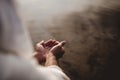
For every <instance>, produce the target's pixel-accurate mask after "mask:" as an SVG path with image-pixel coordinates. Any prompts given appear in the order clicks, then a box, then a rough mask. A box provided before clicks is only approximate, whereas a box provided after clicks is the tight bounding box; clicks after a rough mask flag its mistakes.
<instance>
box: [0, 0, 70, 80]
mask: <svg viewBox="0 0 120 80" xmlns="http://www.w3.org/2000/svg"><path fill="white" fill-rule="evenodd" d="M13 5H14V4H13V1H12V0H0V80H70V79H69V78H68V77H67V76H66V75H65V74H64V72H63V71H62V69H60V68H59V67H58V66H55V65H52V66H48V67H43V66H40V65H39V66H38V65H37V64H36V63H33V62H34V61H33V62H32V61H30V60H29V59H27V58H25V57H23V55H30V53H32V52H33V47H32V44H31V41H30V38H29V36H28V33H27V30H26V29H25V27H23V26H22V25H21V23H20V20H19V18H18V16H17V14H16V12H15V10H14V6H13Z"/></svg>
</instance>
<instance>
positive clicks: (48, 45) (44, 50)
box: [34, 39, 65, 63]
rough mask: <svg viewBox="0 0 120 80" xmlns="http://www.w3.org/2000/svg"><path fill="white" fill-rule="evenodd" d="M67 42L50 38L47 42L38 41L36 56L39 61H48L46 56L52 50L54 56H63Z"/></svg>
mask: <svg viewBox="0 0 120 80" xmlns="http://www.w3.org/2000/svg"><path fill="white" fill-rule="evenodd" d="M64 44H65V42H64V41H63V42H59V41H56V40H52V39H50V40H48V41H46V42H44V41H41V42H40V43H38V44H37V45H36V47H35V50H36V51H35V56H34V57H35V58H36V59H37V60H38V62H39V63H42V62H45V61H46V56H47V55H48V54H49V52H52V53H53V54H54V56H56V57H57V58H60V57H62V55H63V54H64V50H63V47H62V46H63V45H64Z"/></svg>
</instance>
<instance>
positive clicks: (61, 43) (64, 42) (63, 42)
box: [58, 41, 66, 47]
mask: <svg viewBox="0 0 120 80" xmlns="http://www.w3.org/2000/svg"><path fill="white" fill-rule="evenodd" d="M65 44H66V41H61V42H60V43H59V44H58V45H59V46H61V47H62V46H64V45H65Z"/></svg>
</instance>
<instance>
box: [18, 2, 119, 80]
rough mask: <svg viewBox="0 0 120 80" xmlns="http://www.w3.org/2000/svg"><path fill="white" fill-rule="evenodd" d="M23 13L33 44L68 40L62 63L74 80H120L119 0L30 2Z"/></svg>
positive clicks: (22, 7)
mask: <svg viewBox="0 0 120 80" xmlns="http://www.w3.org/2000/svg"><path fill="white" fill-rule="evenodd" d="M58 3H59V4H58ZM19 10H20V12H21V15H22V19H23V20H24V21H25V22H26V24H27V26H28V28H29V30H30V35H31V37H32V40H33V44H35V43H37V42H39V41H41V40H47V39H50V38H54V39H57V40H59V41H60V40H66V41H67V44H66V46H65V47H66V54H65V55H64V57H63V58H62V59H61V60H60V64H61V67H62V68H63V70H64V71H65V73H67V75H68V76H70V78H71V79H72V80H115V79H116V80H119V72H120V69H119V60H120V58H119V57H120V54H119V53H120V49H119V48H120V22H119V21H120V5H119V0H104V1H102V0H91V1H89V0H74V1H72V0H70V1H68V0H52V1H51V2H50V1H49V0H47V1H44V0H43V1H42V0H34V1H33V0H30V1H28V0H26V1H20V5H19Z"/></svg>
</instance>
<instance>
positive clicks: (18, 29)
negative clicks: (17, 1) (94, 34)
mask: <svg viewBox="0 0 120 80" xmlns="http://www.w3.org/2000/svg"><path fill="white" fill-rule="evenodd" d="M0 20H1V21H0V24H1V26H0V48H2V49H4V50H7V51H13V52H16V53H24V54H26V53H32V51H33V48H32V45H31V41H30V38H29V36H28V33H27V30H26V29H25V27H23V26H22V24H21V22H20V20H19V18H18V16H17V14H16V12H15V10H14V5H13V2H12V0H0Z"/></svg>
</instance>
